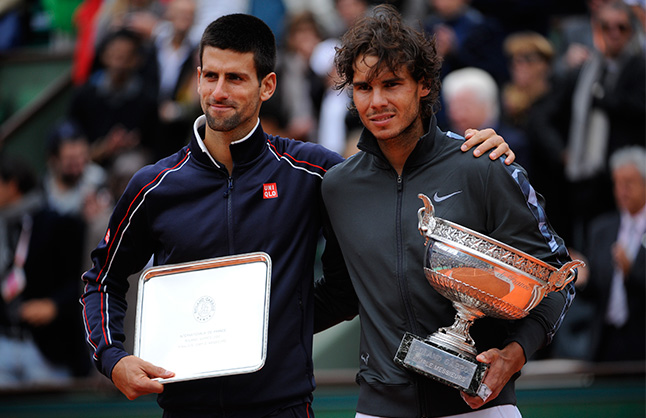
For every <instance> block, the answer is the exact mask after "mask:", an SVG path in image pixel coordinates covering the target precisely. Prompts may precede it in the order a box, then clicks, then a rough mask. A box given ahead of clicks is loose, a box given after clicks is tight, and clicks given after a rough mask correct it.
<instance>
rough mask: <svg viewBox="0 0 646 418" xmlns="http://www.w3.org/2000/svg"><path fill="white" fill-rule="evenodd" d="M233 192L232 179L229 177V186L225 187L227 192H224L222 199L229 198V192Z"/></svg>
mask: <svg viewBox="0 0 646 418" xmlns="http://www.w3.org/2000/svg"><path fill="white" fill-rule="evenodd" d="M232 190H233V178H231V177H229V184H228V186H227V190H226V191H225V192H224V198H225V199H226V198H227V197H229V195H230V194H231V191H232Z"/></svg>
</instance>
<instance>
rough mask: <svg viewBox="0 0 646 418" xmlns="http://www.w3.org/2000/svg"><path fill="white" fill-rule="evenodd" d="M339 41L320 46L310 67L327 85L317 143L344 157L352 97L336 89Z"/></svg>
mask: <svg viewBox="0 0 646 418" xmlns="http://www.w3.org/2000/svg"><path fill="white" fill-rule="evenodd" d="M338 45H339V41H338V39H327V40H325V41H323V42H321V43H319V44H318V45H317V46H316V47H315V48H314V52H313V53H312V57H311V59H310V67H311V68H312V70H313V71H314V72H315V73H316V74H317V75H318V76H319V77H321V78H322V79H323V80H324V81H325V92H324V94H323V100H322V101H321V111H320V113H319V117H318V133H317V136H316V139H317V142H318V143H319V144H321V145H323V146H324V147H326V148H327V149H329V150H332V151H334V152H336V153H338V154H341V155H344V154H345V151H346V146H347V141H346V138H347V136H348V135H347V127H346V118H347V116H348V113H349V112H348V105H349V104H350V96H348V94H347V93H345V92H342V91H338V90H337V89H336V88H335V79H336V77H337V74H336V68H335V67H334V54H335V47H337V46H338Z"/></svg>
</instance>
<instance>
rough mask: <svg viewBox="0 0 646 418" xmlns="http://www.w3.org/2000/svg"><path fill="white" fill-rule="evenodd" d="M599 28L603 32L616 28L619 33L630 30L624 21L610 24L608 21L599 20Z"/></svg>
mask: <svg viewBox="0 0 646 418" xmlns="http://www.w3.org/2000/svg"><path fill="white" fill-rule="evenodd" d="M601 30H602V31H604V32H610V31H612V30H618V31H619V32H621V33H626V32H628V31H629V30H630V26H628V25H627V24H625V23H617V24H610V23H608V22H601Z"/></svg>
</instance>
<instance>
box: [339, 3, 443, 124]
mask: <svg viewBox="0 0 646 418" xmlns="http://www.w3.org/2000/svg"><path fill="white" fill-rule="evenodd" d="M362 55H368V56H374V57H376V58H377V64H376V65H375V66H373V67H372V68H371V70H370V73H369V74H368V76H369V78H370V79H372V78H374V77H375V76H376V75H377V73H378V71H380V70H382V69H384V68H388V69H389V70H390V71H392V72H393V73H395V74H396V73H397V71H398V70H399V69H400V68H401V67H402V66H405V67H406V68H407V69H408V71H409V72H410V74H411V76H412V77H413V79H414V80H415V81H423V83H424V84H425V86H426V87H428V88H429V89H430V93H429V94H428V95H427V96H425V97H423V98H422V99H421V101H420V104H421V113H422V117H424V118H428V117H430V116H431V115H432V114H433V113H434V109H435V106H436V105H437V103H438V98H439V92H440V69H441V65H442V59H441V58H440V57H439V56H438V55H437V50H436V47H435V38H434V37H433V38H431V39H429V38H427V37H426V35H425V34H424V32H423V31H422V30H415V29H413V28H412V27H411V26H409V25H407V24H406V23H404V22H403V20H402V18H401V16H400V14H399V12H397V10H396V9H395V8H394V7H393V6H391V5H384V4H382V5H379V6H376V7H375V8H374V9H373V10H372V12H371V13H370V14H368V15H366V16H363V17H362V18H360V19H359V20H358V21H357V22H356V23H355V24H354V25H353V26H352V27H351V28H350V29H349V30H348V31H347V32H346V33H345V34H344V35H343V37H342V38H341V47H339V48H337V53H336V57H335V59H334V63H335V65H336V69H337V72H338V74H339V80H338V81H337V88H338V89H343V88H345V87H347V86H351V85H352V80H353V78H354V64H355V61H356V60H357V58H359V57H360V56H362ZM350 107H351V109H355V110H356V108H355V107H354V103H352V104H351V105H350Z"/></svg>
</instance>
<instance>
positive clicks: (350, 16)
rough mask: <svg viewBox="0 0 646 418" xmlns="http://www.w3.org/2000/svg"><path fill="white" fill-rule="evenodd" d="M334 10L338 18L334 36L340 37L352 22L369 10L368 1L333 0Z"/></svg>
mask: <svg viewBox="0 0 646 418" xmlns="http://www.w3.org/2000/svg"><path fill="white" fill-rule="evenodd" d="M334 9H335V10H336V13H337V15H338V17H339V22H340V24H339V27H338V28H337V30H336V32H335V33H336V35H337V36H341V35H343V33H344V32H345V31H346V30H348V28H349V27H350V26H352V25H353V24H354V22H355V21H356V20H357V19H358V18H360V17H361V16H363V15H365V14H366V12H367V11H368V10H369V9H370V2H369V1H368V0H334Z"/></svg>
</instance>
